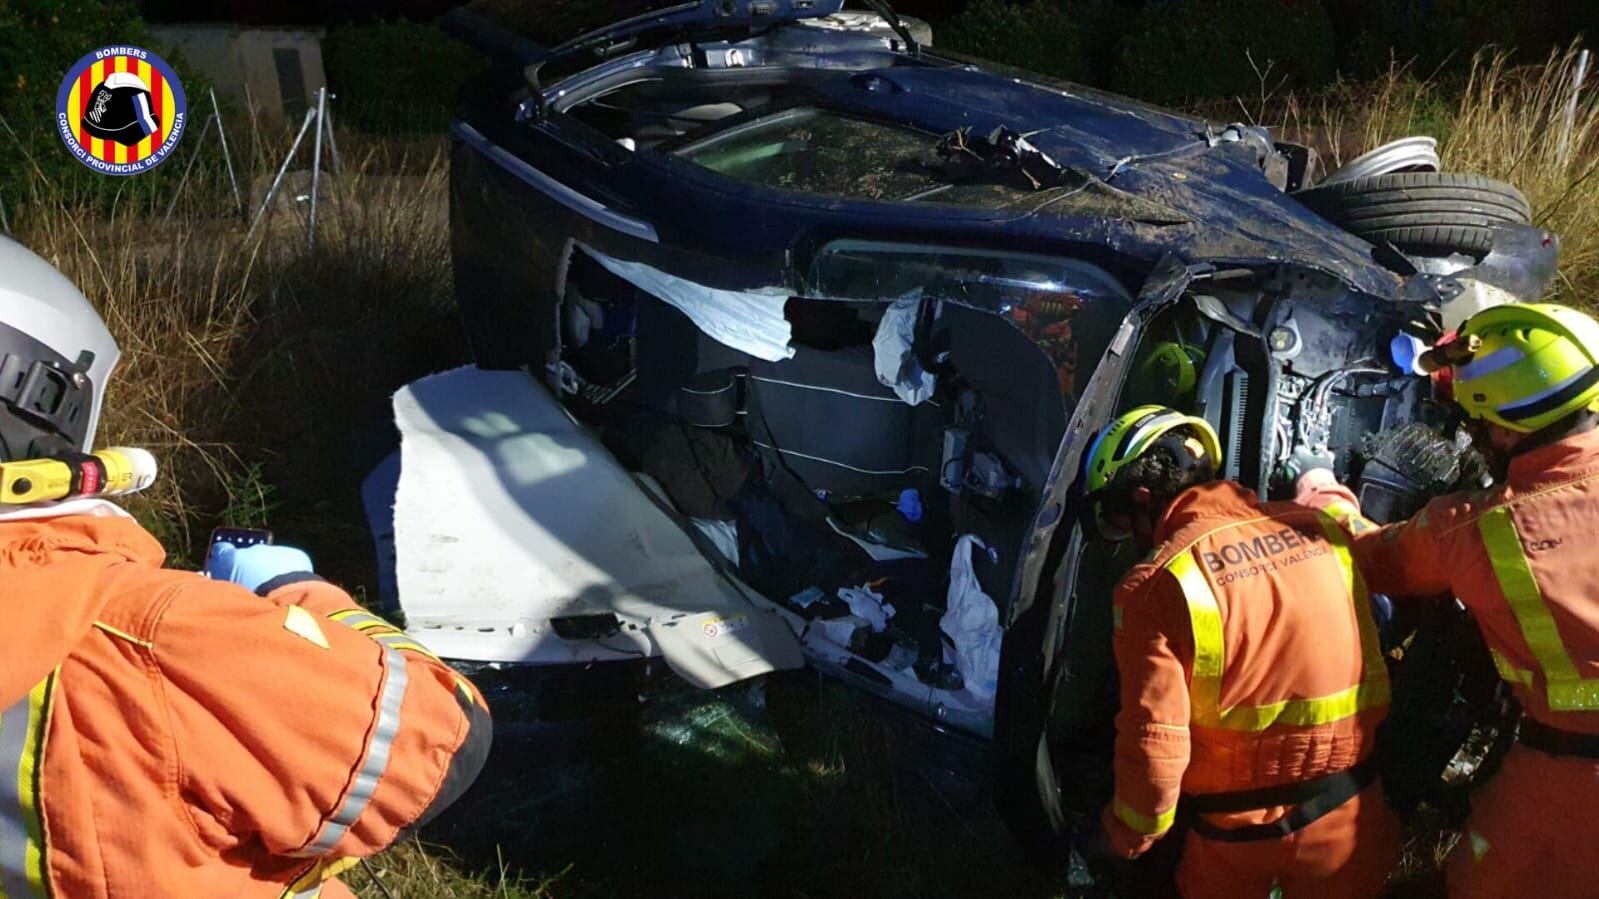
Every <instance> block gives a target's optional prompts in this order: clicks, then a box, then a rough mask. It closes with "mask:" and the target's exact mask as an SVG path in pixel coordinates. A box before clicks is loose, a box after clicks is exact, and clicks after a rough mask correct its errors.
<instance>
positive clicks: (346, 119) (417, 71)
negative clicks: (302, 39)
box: [322, 20, 482, 134]
mask: <svg viewBox="0 0 1599 899" xmlns="http://www.w3.org/2000/svg"><path fill="white" fill-rule="evenodd" d="M322 63H323V66H324V67H325V69H326V71H327V77H328V86H329V87H330V88H331V89H332V91H333V93H335V94H337V95H338V104H337V110H338V114H339V116H340V118H339V121H341V122H342V123H344V124H347V125H354V126H355V127H358V128H361V129H363V130H366V131H372V132H376V133H380V134H414V133H417V132H423V131H438V130H440V129H442V128H444V126H445V125H446V124H447V123H448V122H449V118H450V112H451V110H453V109H454V108H455V93H456V91H457V90H458V89H459V88H460V86H461V84H462V83H463V82H464V81H466V80H467V79H468V78H470V77H472V76H473V75H474V74H476V73H477V71H478V67H479V66H480V65H481V64H482V61H481V59H480V58H479V57H478V56H477V54H475V53H474V52H473V51H472V50H470V49H469V48H468V47H467V46H466V45H465V44H462V43H460V42H458V41H455V40H452V39H451V38H449V37H447V36H445V35H444V33H443V32H441V31H439V30H438V29H437V28H434V27H432V26H430V25H422V24H418V23H416V22H407V21H404V20H400V21H396V22H378V23H375V24H371V25H352V26H348V27H345V28H335V29H334V30H333V31H331V32H330V33H329V34H328V36H327V39H326V40H324V41H323V42H322Z"/></svg>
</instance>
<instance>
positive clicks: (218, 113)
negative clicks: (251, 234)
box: [206, 88, 244, 219]
mask: <svg viewBox="0 0 1599 899" xmlns="http://www.w3.org/2000/svg"><path fill="white" fill-rule="evenodd" d="M206 90H207V91H208V92H209V93H210V94H211V115H212V116H214V117H215V118H216V120H217V136H218V137H220V138H221V139H222V161H223V163H225V164H226V165H227V167H228V183H229V184H231V185H233V206H234V208H235V209H236V210H238V213H239V218H241V219H242V218H244V197H243V196H241V195H240V194H239V179H238V177H236V176H235V175H234V174H233V154H232V153H230V152H229V151H228V129H227V128H224V127H223V126H222V107H221V106H219V105H218V104H217V92H216V91H214V90H212V89H210V88H206Z"/></svg>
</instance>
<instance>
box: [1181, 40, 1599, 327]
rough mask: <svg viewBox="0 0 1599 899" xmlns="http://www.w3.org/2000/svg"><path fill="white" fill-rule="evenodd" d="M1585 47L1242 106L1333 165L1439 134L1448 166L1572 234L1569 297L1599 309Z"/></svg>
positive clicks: (1597, 221)
mask: <svg viewBox="0 0 1599 899" xmlns="http://www.w3.org/2000/svg"><path fill="white" fill-rule="evenodd" d="M1580 50H1581V48H1580V47H1579V46H1578V45H1575V44H1574V45H1572V46H1570V47H1568V48H1566V49H1564V50H1557V51H1554V52H1552V53H1550V55H1549V57H1548V59H1546V60H1545V61H1544V62H1543V63H1542V64H1540V65H1531V66H1514V65H1512V64H1511V63H1510V58H1509V55H1508V54H1507V53H1505V52H1503V51H1498V50H1494V49H1487V50H1484V51H1482V52H1480V53H1479V54H1477V56H1476V57H1475V59H1474V60H1473V62H1472V66H1471V71H1470V74H1469V75H1468V76H1467V78H1466V79H1465V81H1464V82H1461V83H1448V82H1443V81H1439V80H1437V79H1433V78H1428V77H1425V76H1421V75H1418V74H1417V73H1416V72H1414V71H1413V70H1412V69H1411V68H1410V67H1408V66H1404V65H1398V64H1396V65H1394V66H1392V67H1390V69H1389V72H1388V74H1387V75H1386V76H1385V77H1383V78H1380V79H1378V80H1376V81H1375V82H1372V83H1368V84H1360V85H1340V86H1338V87H1336V88H1334V89H1333V90H1332V91H1329V92H1327V93H1325V94H1322V95H1319V96H1315V97H1308V98H1307V97H1292V96H1288V97H1264V98H1261V99H1259V100H1256V101H1252V102H1251V103H1249V104H1236V105H1235V106H1234V108H1233V111H1234V114H1235V115H1236V113H1237V112H1238V111H1239V110H1240V109H1242V110H1243V111H1245V112H1246V113H1250V114H1251V118H1252V119H1254V120H1258V121H1262V122H1264V123H1266V124H1273V125H1278V126H1280V127H1281V128H1282V131H1283V133H1284V134H1285V135H1286V136H1287V137H1288V138H1289V139H1290V140H1297V141H1302V142H1305V143H1308V144H1310V145H1311V146H1314V147H1316V148H1317V150H1318V151H1319V152H1320V153H1321V154H1322V156H1323V157H1324V162H1325V163H1326V164H1327V166H1328V168H1333V167H1336V166H1337V165H1339V164H1341V163H1343V162H1347V161H1348V160H1349V159H1350V158H1352V157H1353V156H1354V155H1356V154H1358V153H1361V152H1364V151H1366V150H1369V149H1372V148H1374V147H1376V146H1378V145H1380V144H1382V143H1385V142H1387V141H1390V140H1393V139H1395V138H1399V137H1404V136H1407V135H1411V134H1429V135H1431V136H1434V137H1437V138H1438V139H1439V148H1438V149H1439V154H1440V155H1441V156H1442V157H1443V161H1444V167H1445V169H1446V170H1448V171H1455V172H1467V173H1472V174H1479V175H1487V176H1489V177H1493V178H1498V179H1500V180H1503V181H1508V182H1510V183H1512V184H1515V185H1516V186H1517V187H1519V188H1521V190H1522V191H1523V192H1525V193H1526V195H1527V198H1528V199H1529V200H1530V201H1531V202H1532V207H1533V217H1534V221H1535V223H1536V224H1538V225H1540V226H1542V227H1544V228H1548V229H1549V230H1551V231H1554V232H1556V233H1557V234H1559V235H1560V238H1561V283H1560V284H1559V285H1558V290H1559V297H1558V299H1560V300H1561V301H1563V302H1568V303H1573V304H1577V305H1584V306H1589V307H1592V306H1595V305H1596V303H1595V300H1596V298H1599V294H1596V291H1599V60H1596V61H1595V63H1594V64H1591V65H1590V66H1589V69H1588V73H1587V78H1586V80H1585V82H1584V84H1582V85H1581V86H1580V88H1579V87H1578V86H1576V85H1574V76H1575V73H1576V68H1577V58H1578V54H1579V52H1580ZM1574 90H1576V106H1575V111H1574V114H1573V115H1572V117H1571V119H1570V128H1569V131H1568V129H1567V118H1566V116H1567V110H1568V107H1569V106H1570V104H1571V99H1572V96H1573V91H1574ZM1204 111H1205V112H1206V113H1207V114H1210V115H1216V114H1217V113H1218V112H1219V110H1218V109H1215V108H1210V109H1206V110H1204Z"/></svg>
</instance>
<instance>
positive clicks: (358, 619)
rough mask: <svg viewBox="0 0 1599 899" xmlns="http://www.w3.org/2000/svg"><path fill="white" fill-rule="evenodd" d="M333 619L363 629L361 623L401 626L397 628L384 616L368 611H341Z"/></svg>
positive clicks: (389, 626) (389, 627) (388, 626)
mask: <svg viewBox="0 0 1599 899" xmlns="http://www.w3.org/2000/svg"><path fill="white" fill-rule="evenodd" d="M333 620H334V621H337V622H339V623H341V624H347V625H349V626H350V627H353V628H356V629H357V630H359V629H361V625H364V624H375V625H381V626H383V627H386V628H388V629H390V630H399V628H396V627H395V626H394V625H392V624H390V623H388V622H387V621H384V620H383V619H382V618H379V617H378V616H376V615H372V614H369V613H367V612H355V611H351V612H339V613H337V614H335V615H334V616H333Z"/></svg>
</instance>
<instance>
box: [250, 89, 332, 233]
mask: <svg viewBox="0 0 1599 899" xmlns="http://www.w3.org/2000/svg"><path fill="white" fill-rule="evenodd" d="M315 117H316V110H314V109H307V110H306V111H305V120H304V121H302V122H300V133H298V134H296V135H295V136H294V145H293V146H291V147H289V154H288V155H287V156H285V157H283V165H281V166H278V173H277V175H275V176H274V177H273V178H272V186H271V187H270V188H268V189H267V195H266V199H264V200H262V201H261V208H260V209H257V210H256V211H255V219H254V220H253V221H251V222H250V230H248V231H246V232H245V233H244V239H245V240H249V239H250V235H252V234H254V233H255V229H256V226H257V225H259V224H261V217H262V216H263V215H266V211H267V209H268V207H270V206H271V205H272V200H273V198H274V197H276V196H277V195H278V187H280V186H281V185H282V184H283V175H284V173H285V172H287V171H288V170H289V163H291V162H293V161H294V154H295V153H297V152H299V150H300V142H301V141H303V140H305V129H307V128H309V127H311V120H312V119H313V118H315Z"/></svg>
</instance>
